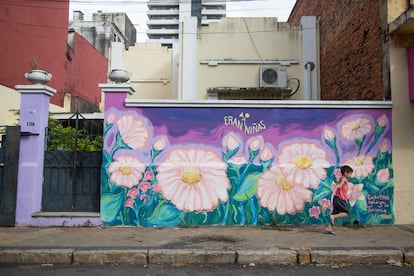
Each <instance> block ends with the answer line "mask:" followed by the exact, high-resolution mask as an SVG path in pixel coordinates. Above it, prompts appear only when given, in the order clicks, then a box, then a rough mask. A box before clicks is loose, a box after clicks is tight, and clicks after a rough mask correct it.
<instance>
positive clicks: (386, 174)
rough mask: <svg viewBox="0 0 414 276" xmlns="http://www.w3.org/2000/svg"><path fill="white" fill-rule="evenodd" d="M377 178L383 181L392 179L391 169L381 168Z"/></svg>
mask: <svg viewBox="0 0 414 276" xmlns="http://www.w3.org/2000/svg"><path fill="white" fill-rule="evenodd" d="M377 180H378V181H379V182H382V183H385V182H387V181H388V180H390V170H389V169H388V168H385V169H382V170H379V171H378V173H377Z"/></svg>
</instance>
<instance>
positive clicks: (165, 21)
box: [147, 0, 226, 48]
mask: <svg viewBox="0 0 414 276" xmlns="http://www.w3.org/2000/svg"><path fill="white" fill-rule="evenodd" d="M147 5H148V12H147V15H148V21H147V26H148V31H147V36H148V39H149V41H157V42H161V44H162V45H165V46H168V47H170V48H171V47H172V45H173V43H174V42H177V41H178V37H179V23H180V22H181V21H183V18H184V17H189V16H195V17H197V19H198V25H208V24H209V23H210V22H216V21H219V20H220V19H221V18H222V17H225V16H226V2H225V1H223V2H221V1H211V0H210V1H209V0H192V1H188V0H187V1H183V0H161V1H160V0H150V1H148V4H147Z"/></svg>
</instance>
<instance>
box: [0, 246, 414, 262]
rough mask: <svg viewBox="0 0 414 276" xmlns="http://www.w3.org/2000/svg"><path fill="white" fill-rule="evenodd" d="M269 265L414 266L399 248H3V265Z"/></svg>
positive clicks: (412, 253) (409, 253)
mask: <svg viewBox="0 0 414 276" xmlns="http://www.w3.org/2000/svg"><path fill="white" fill-rule="evenodd" d="M252 263H254V264H267V265H306V264H318V265H341V264H348V265H360V264H390V265H402V264H404V263H406V264H410V265H413V264H414V250H408V251H403V250H398V249H366V250H361V249H350V250H347V249H329V250H322V249H317V250H312V249H270V250H234V251H233V250H228V251H227V250H203V249H149V250H146V249H136V250H135V249H108V250H106V249H105V250H103V249H102V250H99V249H98V250H95V249H94V250H74V249H29V250H21V249H4V250H0V264H9V265H10V264H12V265H34V264H38V265H40V264H66V265H67V264H142V265H148V264H161V265H186V264H242V265H245V264H252Z"/></svg>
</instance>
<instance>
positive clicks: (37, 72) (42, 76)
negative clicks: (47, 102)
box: [24, 57, 52, 84]
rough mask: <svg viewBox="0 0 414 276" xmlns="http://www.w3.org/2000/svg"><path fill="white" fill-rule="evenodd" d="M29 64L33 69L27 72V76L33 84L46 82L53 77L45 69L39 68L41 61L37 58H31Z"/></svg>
mask: <svg viewBox="0 0 414 276" xmlns="http://www.w3.org/2000/svg"><path fill="white" fill-rule="evenodd" d="M29 65H30V67H31V69H32V70H31V71H30V72H28V73H25V74H24V76H25V78H26V79H27V80H28V81H30V82H31V83H33V84H45V83H47V82H49V81H50V80H51V79H52V74H50V73H48V72H46V71H45V70H41V69H39V62H38V61H37V59H36V58H34V57H33V58H31V59H30V60H29Z"/></svg>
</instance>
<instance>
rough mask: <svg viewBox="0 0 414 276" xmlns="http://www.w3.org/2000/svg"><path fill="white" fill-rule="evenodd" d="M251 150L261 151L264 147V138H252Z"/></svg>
mask: <svg viewBox="0 0 414 276" xmlns="http://www.w3.org/2000/svg"><path fill="white" fill-rule="evenodd" d="M247 143H248V144H249V149H250V150H252V151H256V150H259V149H260V148H261V147H262V145H263V138H262V136H256V137H253V138H251V139H250V140H249V141H248V142H247Z"/></svg>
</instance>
